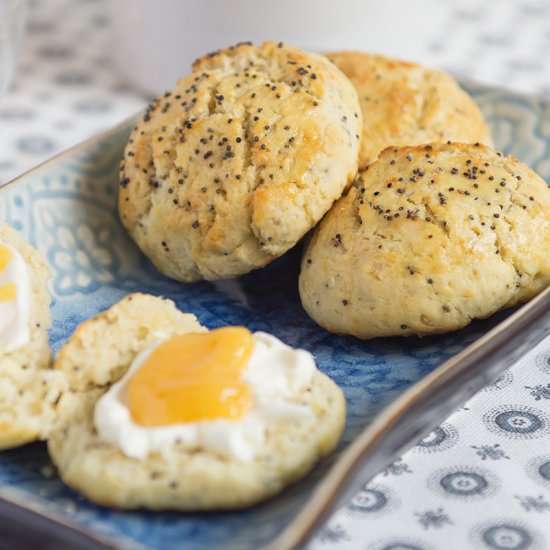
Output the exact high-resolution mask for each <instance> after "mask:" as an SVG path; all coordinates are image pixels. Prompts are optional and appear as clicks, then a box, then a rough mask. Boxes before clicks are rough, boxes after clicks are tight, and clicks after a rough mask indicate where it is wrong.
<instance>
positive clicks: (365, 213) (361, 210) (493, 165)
mask: <svg viewBox="0 0 550 550" xmlns="http://www.w3.org/2000/svg"><path fill="white" fill-rule="evenodd" d="M549 283H550V190H549V188H548V187H547V186H546V184H545V182H544V181H543V180H542V179H541V178H540V177H539V176H538V175H537V174H535V173H534V172H533V171H532V170H530V169H529V168H528V167H527V166H525V165H524V164H522V163H521V162H519V161H517V160H516V159H514V158H512V157H504V156H502V155H501V154H500V153H498V152H496V151H494V150H492V149H489V148H488V147H485V146H483V145H465V144H459V143H450V144H436V143H433V144H431V145H424V146H416V147H401V148H397V147H390V148H388V149H386V150H384V151H383V152H382V153H381V154H380V157H379V159H378V160H377V161H375V162H374V163H373V164H371V165H370V166H369V168H368V170H367V171H364V172H362V173H361V174H360V176H359V177H358V179H357V181H356V182H355V184H354V185H353V186H352V187H351V188H350V190H349V192H348V193H347V194H346V195H345V196H344V197H342V198H341V199H340V200H339V201H338V202H337V203H336V204H335V205H334V207H333V208H332V210H331V211H330V212H329V213H328V214H327V216H326V217H325V218H324V219H323V221H322V222H321V223H320V224H319V226H318V228H317V229H316V230H315V233H314V235H313V237H312V239H311V241H310V243H309V245H308V246H307V248H306V250H305V252H304V256H303V260H302V267H301V273H300V295H301V298H302V304H303V305H304V307H305V309H306V311H307V312H308V313H309V315H310V316H311V317H312V318H313V319H314V320H315V321H316V322H317V323H319V324H320V325H321V326H323V327H325V328H326V329H328V330H330V331H332V332H336V333H341V334H352V335H354V336H357V337H359V338H374V337H377V336H395V335H411V334H432V333H438V332H446V331H451V330H456V329H459V328H461V327H463V326H465V325H467V324H468V323H469V322H470V321H471V320H472V319H476V318H483V317H487V316H489V315H491V314H492V313H494V312H496V311H497V310H499V309H502V308H506V307H509V306H513V305H515V304H517V303H519V302H523V301H526V300H528V299H529V298H531V297H532V296H534V295H535V294H536V293H538V292H539V291H541V290H543V289H544V288H545V287H546V286H547V285H548V284H549Z"/></svg>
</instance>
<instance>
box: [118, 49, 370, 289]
mask: <svg viewBox="0 0 550 550" xmlns="http://www.w3.org/2000/svg"><path fill="white" fill-rule="evenodd" d="M361 126H362V116H361V112H360V107H359V101H358V98H357V93H356V92H355V90H354V88H353V86H352V85H351V83H350V82H349V80H348V79H347V78H346V77H345V75H344V74H343V73H342V72H341V71H340V70H339V69H338V68H337V67H336V66H335V65H334V64H332V63H331V62H330V61H328V60H327V59H326V58H325V57H323V56H320V55H317V54H313V53H307V52H304V51H302V50H299V49H297V48H294V47H292V46H288V45H284V44H281V43H279V44H277V43H274V42H265V43H263V44H261V45H260V46H254V45H252V44H249V43H242V44H238V45H236V46H234V47H231V48H226V49H222V50H219V51H217V52H214V53H212V54H209V55H207V56H205V57H203V58H201V59H199V60H197V61H196V62H195V63H194V65H193V72H192V74H190V75H189V76H186V77H184V78H182V79H181V80H180V81H179V82H178V83H177V86H176V87H175V88H174V89H173V90H172V91H170V92H166V93H165V94H164V95H163V96H160V97H159V98H157V99H156V100H155V101H153V102H152V103H151V105H150V106H149V108H148V109H147V110H146V112H145V114H144V116H143V118H142V120H141V121H140V122H139V123H138V125H137V126H136V128H135V129H134V131H133V132H132V134H131V136H130V139H129V141H128V145H127V147H126V149H125V153H124V159H123V161H122V164H121V168H120V186H119V212H120V219H121V221H122V224H123V225H124V227H125V228H126V229H127V230H128V232H129V234H130V236H131V237H132V238H133V239H134V240H135V242H136V243H137V244H138V246H139V247H140V248H141V250H142V251H143V252H144V253H145V254H146V255H147V256H148V257H149V258H150V259H151V260H152V261H153V263H154V264H155V265H156V267H157V268H158V269H159V270H160V271H161V272H163V273H164V274H166V275H168V276H169V277H172V278H174V279H177V280H180V281H184V282H192V281H197V280H200V279H210V280H212V279H221V278H227V277H235V276H238V275H241V274H244V273H247V272H249V271H251V270H253V269H257V268H260V267H263V266H265V265H266V264H268V263H269V262H271V261H272V260H273V259H275V258H277V257H279V256H280V255H282V254H284V253H285V252H286V251H287V250H289V249H290V248H292V247H293V246H294V245H295V244H296V243H297V242H298V241H299V240H300V239H301V238H302V237H303V235H305V234H306V233H307V232H308V231H309V230H310V229H311V228H312V227H314V226H315V225H316V223H317V222H318V221H319V220H320V219H321V218H322V216H323V215H324V214H325V213H326V211H328V209H329V208H330V207H331V205H332V204H333V202H334V201H335V200H336V199H338V198H339V197H340V196H341V194H342V192H343V191H344V189H345V188H346V187H347V186H349V185H350V184H351V182H352V181H353V179H354V178H355V176H356V174H357V169H358V154H359V140H360V133H361Z"/></svg>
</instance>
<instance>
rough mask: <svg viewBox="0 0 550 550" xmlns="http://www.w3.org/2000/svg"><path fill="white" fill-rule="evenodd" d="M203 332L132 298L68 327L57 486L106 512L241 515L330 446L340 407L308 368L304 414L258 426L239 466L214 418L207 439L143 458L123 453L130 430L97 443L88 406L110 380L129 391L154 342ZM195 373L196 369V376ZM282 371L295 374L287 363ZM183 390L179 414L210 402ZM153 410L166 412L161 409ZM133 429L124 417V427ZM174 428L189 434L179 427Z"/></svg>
mask: <svg viewBox="0 0 550 550" xmlns="http://www.w3.org/2000/svg"><path fill="white" fill-rule="evenodd" d="M241 329H242V327H241ZM242 330H245V329H242ZM190 333H199V334H198V335H195V334H190ZM213 334H214V333H213V332H208V331H206V329H204V328H202V327H201V326H200V325H199V324H198V322H197V321H196V319H195V318H194V316H192V315H189V314H183V313H181V312H179V311H178V310H177V309H176V308H175V307H174V304H173V303H172V302H170V301H168V300H162V299H160V298H155V297H152V296H146V295H136V294H134V295H130V296H129V297H127V298H125V299H124V300H122V301H121V302H119V303H118V304H115V305H114V306H113V307H111V308H110V309H109V310H107V311H106V312H104V313H102V314H100V315H98V316H96V317H95V318H93V319H90V320H89V321H87V322H85V323H83V324H82V325H81V326H80V327H79V328H77V330H76V331H75V333H74V334H73V336H72V337H71V338H70V339H69V341H68V342H67V344H66V345H65V346H64V347H63V349H62V350H61V351H60V352H59V354H58V357H57V359H56V362H55V367H56V369H59V370H60V371H62V372H64V373H66V375H67V377H68V379H69V383H70V384H71V386H72V394H71V396H70V397H68V398H67V400H68V401H70V406H66V407H65V409H64V410H65V411H66V412H65V416H64V417H63V419H62V423H61V426H60V429H59V430H58V431H56V432H54V433H53V434H52V435H51V436H50V438H49V440H48V449H49V452H50V455H51V457H52V460H53V461H54V463H55V464H56V466H57V468H58V470H59V474H60V476H61V478H62V479H63V481H64V482H66V483H67V484H68V485H69V486H71V487H73V488H74V489H76V490H79V491H81V492H82V493H83V494H84V495H86V496H87V497H88V498H89V499H91V500H93V501H95V502H98V503H100V504H103V505H107V506H112V507H115V508H129V509H132V508H148V509H152V510H162V509H172V510H188V511H193V510H210V509H232V508H242V507H245V506H249V505H252V504H255V503H257V502H259V501H261V500H264V499H266V498H268V497H270V496H272V495H274V494H276V493H278V492H280V491H281V490H282V489H283V488H284V487H285V486H287V485H288V484H289V483H291V482H293V481H295V480H296V479H298V478H300V477H301V476H303V475H305V474H306V473H307V472H308V471H309V470H310V469H311V468H312V467H313V466H314V464H315V463H316V462H317V461H318V460H319V459H320V458H321V457H322V456H324V455H326V454H328V453H329V452H330V451H331V450H332V449H333V448H334V446H335V445H336V443H337V441H338V439H339V437H340V434H341V432H342V429H343V423H344V417H345V401H344V397H343V394H342V392H341V390H340V389H339V388H338V387H337V386H336V384H334V383H333V382H332V381H331V380H330V379H329V378H328V377H327V376H325V375H324V374H321V373H320V372H319V371H317V370H316V369H315V372H314V373H313V376H312V379H311V383H310V385H309V388H308V389H307V391H304V392H303V394H302V395H301V396H300V398H299V399H298V401H297V402H296V403H295V404H294V405H293V406H292V407H297V406H298V407H303V406H304V405H307V406H308V407H310V408H311V414H310V415H306V416H304V417H301V418H300V419H299V420H297V419H296V418H295V417H294V416H292V414H291V413H292V407H291V408H290V409H288V410H287V409H285V410H286V411H287V412H286V413H285V414H287V415H288V416H287V417H286V419H285V420H284V421H279V422H272V423H270V424H269V425H268V427H267V430H266V433H265V439H264V440H263V441H258V443H257V447H258V448H257V451H256V452H255V454H254V455H253V456H252V457H248V458H247V459H246V460H245V459H242V458H240V457H234V456H233V455H232V454H231V453H232V450H233V448H238V447H239V445H241V444H242V439H241V437H239V436H237V435H236V434H235V433H233V435H232V436H231V437H229V438H224V437H223V432H222V430H223V429H226V427H227V424H225V425H222V426H221V428H220V427H219V426H220V425H219V424H218V423H217V422H218V420H217V419H216V418H214V420H213V421H210V424H211V425H212V426H213V430H214V432H209V433H210V435H207V434H206V432H201V433H202V436H200V437H199V436H197V437H199V439H198V440H197V441H193V440H189V439H188V437H190V436H189V432H185V434H187V435H185V434H184V435H178V436H177V437H175V438H174V439H173V440H171V441H170V442H169V443H168V444H165V445H164V446H163V447H162V448H158V449H156V450H155V449H154V448H153V449H151V448H149V450H148V451H147V452H145V451H143V449H142V450H141V454H140V455H139V456H138V455H136V454H132V453H130V451H129V450H128V448H129V447H125V446H124V445H126V446H130V447H131V446H132V445H133V446H134V448H135V444H136V441H137V440H138V439H139V438H138V437H137V436H136V435H135V433H136V432H135V430H134V428H132V430H134V431H133V432H131V435H130V436H129V437H128V438H122V443H121V445H122V446H119V444H117V442H114V441H113V440H112V439H109V438H108V437H107V436H105V435H104V434H103V435H102V432H101V429H104V430H105V428H101V427H100V424H98V418H99V416H100V412H99V409H100V405H98V403H100V404H101V400H102V399H103V401H104V399H105V397H106V396H107V395H108V394H109V392H111V391H112V390H114V389H116V386H115V385H114V383H115V382H117V381H120V382H119V386H120V383H125V382H124V381H125V374H126V372H127V371H128V369H132V370H130V371H129V374H130V379H129V380H130V382H128V383H131V381H132V380H134V378H135V377H136V375H139V374H140V373H141V369H144V368H147V364H146V363H145V364H143V363H142V364H141V366H139V369H138V370H133V369H134V368H135V365H136V361H139V360H140V357H143V352H144V351H145V353H146V354H147V353H150V352H149V351H148V350H150V349H151V346H152V345H153V346H154V345H156V342H157V341H158V339H159V337H162V338H163V339H168V341H170V338H171V337H173V336H176V335H184V336H192V337H193V338H197V337H199V338H201V337H204V336H207V337H208V336H212V335H213ZM194 341H195V340H194ZM257 345H258V344H257ZM222 348H223V349H225V347H224V346H222ZM156 349H158V348H156ZM152 353H154V352H152ZM185 356H186V357H187V355H185ZM149 357H151V355H149ZM178 357H181V355H178ZM163 364H165V363H163ZM182 366H183V365H182ZM204 368H206V367H205V366H204V365H202V364H201V370H204ZM286 368H287V369H290V370H293V369H295V368H297V367H296V365H294V364H289V365H287V367H286ZM153 372H156V368H155V369H153ZM178 372H180V374H178V382H177V384H180V383H181V380H184V379H185V377H186V376H187V375H186V374H185V372H186V371H185V370H182V371H178ZM287 372H289V371H287ZM162 374H163V376H162V378H160V380H159V383H160V384H161V385H162V387H164V388H166V390H168V391H170V389H169V388H172V389H173V387H174V382H173V380H172V379H171V378H169V377H168V378H166V376H167V375H166V371H163V373H162ZM224 376H225V375H224ZM126 378H127V377H126ZM277 380H279V379H277ZM279 381H280V380H279ZM195 382H196V384H197V386H192V387H193V388H195V387H200V388H203V389H202V391H205V387H204V385H201V384H203V383H202V382H200V381H195ZM195 382H193V384H195ZM267 382H268V384H269V385H271V386H273V385H274V384H275V385H276V384H277V383H278V382H273V380H271V379H270V378H269V377H268V380H267ZM126 388H128V389H123V390H120V391H121V393H120V394H119V395H120V396H126V397H120V399H123V400H124V399H125V400H126V404H125V405H124V406H125V407H127V409H125V410H128V411H129V410H131V402H130V399H131V397H132V387H128V386H126ZM166 390H163V391H166ZM199 391H200V390H199ZM227 391H228V390H224V394H225V395H229V393H227ZM192 392H193V393H192V394H191V397H189V398H181V399H180V398H178V406H179V407H190V406H192V404H188V403H190V402H193V401H195V402H197V403H199V404H200V405H199V406H200V407H203V405H204V403H210V400H209V398H207V397H204V394H203V393H200V394H197V390H195V389H193V390H192ZM199 395H200V399H199ZM64 399H65V398H64ZM188 399H190V402H189V401H188ZM103 404H105V401H104V403H103ZM268 405H269V406H270V407H271V413H270V414H271V415H275V416H276V415H277V414H278V413H277V410H278V409H277V403H271V404H268ZM139 407H140V410H141V411H142V413H143V414H145V415H148V414H150V413H151V411H153V407H152V406H151V404H150V402H142V401H140V402H139ZM163 410H169V406H168V405H166V408H163ZM283 412H284V411H283ZM104 414H106V413H104ZM128 414H133V413H129V412H128V413H126V418H128ZM107 416H108V419H109V421H110V422H111V424H112V423H113V422H118V419H119V418H121V416H124V415H123V414H121V412H120V410H117V411H113V412H109V413H108V415H107ZM274 418H275V417H274ZM240 421H241V418H236V419H234V420H233V421H231V422H229V424H233V423H236V422H240ZM136 422H137V420H135V417H134V425H135V423H136ZM208 423H209V421H207V420H202V421H200V422H199V423H198V424H191V425H190V426H191V429H192V430H197V432H193V431H192V432H191V435H193V433H195V435H196V433H199V430H200V429H204V425H205V424H208ZM149 425H151V424H149ZM155 426H158V424H156V425H153V427H155ZM178 426H182V425H181V424H179V425H178V424H175V425H174V424H172V425H170V426H168V428H167V429H168V430H172V429H179V428H178ZM183 426H184V429H189V425H188V426H187V427H185V425H183ZM160 427H161V428H166V426H160ZM141 429H142V430H143V429H144V430H145V431H147V429H148V428H143V427H142V428H141ZM109 430H111V431H112V430H113V428H112V427H111V428H109ZM109 430H107V433H110V432H109ZM147 433H148V434H149V435H148V439H147V441H148V442H149V443H150V444H151V445H153V444H156V443H155V442H157V443H158V442H159V441H161V440H162V437H166V436H165V435H164V436H163V435H161V434H160V433H158V432H157V433H155V434H150V433H149V432H147ZM212 433H213V434H214V435H212ZM234 436H235V437H234ZM201 437H202V439H201ZM247 437H249V436H247ZM250 437H252V438H253V439H254V438H257V437H259V436H258V434H253V435H252V436H250ZM119 442H120V441H119ZM208 445H214V447H215V448H216V449H217V448H220V451H219V452H217V450H212V449H211V448H210V447H209V446H208ZM222 451H223V452H222ZM245 458H246V457H245Z"/></svg>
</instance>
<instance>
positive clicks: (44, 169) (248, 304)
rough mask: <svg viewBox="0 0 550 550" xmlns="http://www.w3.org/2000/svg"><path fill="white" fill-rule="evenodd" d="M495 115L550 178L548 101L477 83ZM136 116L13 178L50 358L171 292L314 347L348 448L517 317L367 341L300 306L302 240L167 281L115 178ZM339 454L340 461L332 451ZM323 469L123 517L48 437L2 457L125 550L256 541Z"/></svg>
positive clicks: (498, 128) (211, 314)
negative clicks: (82, 484)
mask: <svg viewBox="0 0 550 550" xmlns="http://www.w3.org/2000/svg"><path fill="white" fill-rule="evenodd" d="M465 87H466V88H467V89H468V91H469V92H470V93H471V94H472V95H473V96H474V98H475V99H476V101H477V102H478V104H479V105H480V107H481V109H482V110H483V112H484V114H485V115H486V117H487V118H488V120H489V122H490V124H491V126H492V128H493V131H494V135H495V140H496V143H497V147H498V148H499V149H501V150H503V151H505V152H506V153H511V154H513V155H515V156H517V157H518V158H519V159H520V160H523V161H524V162H526V163H528V164H529V165H530V166H532V167H533V168H534V169H535V170H536V171H538V172H539V173H540V174H541V175H542V176H543V177H545V178H546V179H547V180H550V103H548V102H545V101H543V100H539V99H536V98H529V97H524V96H520V95H515V94H512V93H509V92H507V91H503V90H498V89H492V88H485V87H481V86H478V85H473V84H467V85H465ZM131 127H132V122H131V121H130V122H127V123H124V124H122V125H121V126H119V127H117V128H115V129H113V130H111V131H110V132H107V133H105V134H103V135H100V136H98V137H97V138H93V139H92V140H89V141H87V142H85V143H83V144H81V145H80V146H77V147H75V148H73V149H71V150H69V151H67V152H65V153H63V154H62V155H60V156H58V157H56V158H54V159H52V160H51V161H48V162H47V163H45V164H44V165H42V166H39V167H38V168H36V169H34V170H32V171H31V172H29V173H27V174H25V175H23V176H21V177H20V178H18V179H17V180H14V181H13V182H11V183H10V184H7V185H6V186H5V187H4V188H2V189H1V190H0V219H1V220H3V221H6V222H7V223H10V224H11V225H13V227H15V229H17V230H18V231H19V232H20V233H21V234H22V235H23V237H25V238H26V239H27V240H28V241H29V242H30V243H32V244H33V245H34V246H36V247H37V248H38V249H39V250H40V251H41V252H42V253H43V254H44V255H45V257H46V259H47V261H48V263H49V265H50V267H51V270H52V278H51V281H50V290H51V292H52V295H53V306H52V316H53V327H52V330H51V332H50V342H51V346H52V349H53V351H54V353H55V352H56V351H57V350H58V349H59V348H60V346H61V345H62V344H63V343H64V342H65V341H66V339H67V338H68V337H69V336H70V334H71V333H72V331H73V330H74V328H75V327H76V325H77V324H78V323H80V322H82V321H83V320H85V319H87V318H88V317H90V316H92V315H94V314H96V313H97V312H99V311H101V310H103V309H105V308H107V307H108V306H110V305H111V304H113V303H114V302H116V301H117V300H119V299H120V298H121V297H123V296H124V295H126V294H128V293H130V292H134V291H141V292H149V293H153V294H157V295H162V296H165V297H169V298H171V299H174V300H175V301H176V302H177V304H178V306H179V307H180V308H181V309H182V310H184V311H191V312H193V313H195V314H196V315H197V317H198V318H199V320H200V322H201V323H203V324H204V325H206V326H208V327H209V328H215V327H218V326H222V325H226V324H242V325H246V326H247V327H248V328H250V329H251V330H264V331H267V332H271V333H273V334H275V335H276V336H278V337H279V338H281V339H282V340H283V341H285V342H287V343H289V344H291V345H293V346H297V347H302V348H306V349H308V350H310V351H311V352H312V353H313V354H314V355H315V357H316V360H317V362H318V365H319V367H320V368H321V370H323V371H324V372H326V373H327V374H329V375H330V376H331V377H332V378H333V379H334V380H335V381H336V382H337V383H338V384H339V385H340V386H341V387H342V389H343V390H344V392H345V395H346V399H347V405H348V415H347V423H346V430H345V434H344V437H343V440H342V443H341V444H340V449H343V448H345V447H346V445H347V444H349V442H350V441H351V440H353V438H354V437H355V436H356V435H357V434H358V433H359V431H360V430H361V429H362V428H363V427H364V426H365V425H367V424H368V423H369V422H370V420H371V419H372V418H373V416H374V415H376V414H377V413H378V412H379V411H380V410H381V409H382V408H383V407H384V406H385V405H387V404H388V403H389V402H391V400H392V399H393V398H395V397H396V396H397V395H399V394H400V393H401V392H403V391H404V390H405V389H407V388H409V387H410V386H411V385H412V384H414V383H415V382H416V381H418V380H420V379H421V378H422V377H423V376H424V375H426V374H427V373H429V372H431V371H432V370H433V369H435V368H436V367H437V366H438V365H440V364H441V363H443V362H444V361H445V360H446V359H448V358H449V357H450V356H452V355H454V354H456V353H457V352H458V351H460V350H461V349H463V348H464V347H465V346H466V345H468V344H469V343H471V342H472V341H474V340H475V339H476V338H478V337H479V336H480V335H482V334H484V333H485V332H486V331H487V330H488V329H489V328H491V327H492V326H494V325H495V324H496V322H498V321H499V320H502V319H503V318H504V317H505V316H506V315H507V313H506V312H504V313H501V314H498V315H496V316H493V317H492V318H491V319H489V320H485V321H479V322H475V323H473V324H472V325H470V326H469V327H467V328H466V329H463V330H461V331H459V332H456V333H453V334H449V335H445V336H438V337H428V338H422V339H419V338H408V339H383V340H382V339H379V340H374V341H367V342H363V341H359V340H356V339H353V338H347V337H339V336H335V335H332V334H330V333H328V332H326V331H324V330H323V329H321V328H319V327H318V326H316V325H315V323H313V322H312V321H311V320H310V319H309V318H308V317H307V315H306V314H305V312H304V311H303V309H302V307H301V305H300V300H299V296H298V291H297V275H298V270H299V256H300V250H299V246H298V247H297V248H296V249H294V250H293V251H291V252H289V253H288V254H287V255H286V256H285V257H283V258H281V259H279V260H278V261H276V262H274V263H273V264H271V265H270V266H268V267H267V268H264V269H262V270H259V271H256V272H253V273H251V274H248V275H245V276H243V277H240V278H238V279H233V280H226V281H219V282H213V283H210V282H201V283H195V284H192V285H183V284H179V283H176V282H174V281H171V280H169V279H167V278H165V277H163V276H161V275H160V274H159V273H158V272H157V271H156V270H155V268H154V267H153V266H152V265H151V264H150V262H149V261H148V260H147V259H146V258H144V256H143V255H142V254H141V253H140V252H139V250H138V249H137V248H136V247H135V245H134V244H133V243H132V241H131V240H130V239H129V238H128V237H127V236H126V234H125V232H124V230H123V228H122V227H121V225H120V224H119V222H118V218H117V214H116V194H117V172H118V164H119V160H120V158H121V156H122V149H123V147H124V144H125V142H126V139H127V137H128V134H129V132H130V130H131ZM333 458H334V457H333ZM330 462H331V459H328V460H326V461H325V462H323V463H322V464H320V465H319V466H318V467H317V468H316V469H315V470H314V471H313V472H312V474H311V475H309V476H308V477H307V478H306V479H305V480H303V481H302V482H300V483H297V484H296V485H294V486H293V487H291V488H289V489H288V490H287V491H285V492H284V493H283V494H282V495H280V496H279V497H277V498H275V499H273V500H272V501H270V502H268V503H265V504H263V505H260V506H257V507H254V508H252V509H249V510H245V511H239V512H234V513H210V514H177V513H149V512H140V511H138V512H120V511H114V510H109V509H107V508H103V507H99V506H95V505H93V504H91V503H89V502H88V501H86V500H85V499H83V498H82V497H80V496H79V495H78V494H76V493H75V492H73V491H72V490H70V489H68V488H67V487H65V486H64V485H63V484H62V483H61V481H60V480H59V478H58V477H57V475H56V474H55V471H54V469H53V467H52V466H51V462H50V461H49V459H48V456H47V453H46V450H45V445H44V444H33V445H30V446H26V447H24V448H22V449H17V450H13V451H8V452H4V453H2V454H1V455H0V497H3V498H5V499H8V500H12V501H14V502H17V503H18V504H20V505H22V506H25V507H28V508H31V509H33V510H35V511H37V512H39V513H44V514H47V515H50V516H54V517H57V518H60V519H61V520H63V521H64V522H69V523H71V524H73V525H75V526H76V527H77V528H79V529H82V530H84V531H86V532H89V533H93V534H94V535H95V536H98V537H101V538H102V539H104V540H106V541H107V542H108V543H109V544H110V545H112V546H114V547H118V548H162V549H170V548H178V549H202V548H208V549H215V548H224V549H230V548H235V549H236V548H239V549H248V548H250V549H255V548H259V547H261V546H263V545H265V544H267V543H268V542H270V541H271V540H273V538H274V537H275V536H276V535H277V534H278V533H280V531H281V530H282V528H283V527H284V526H285V525H286V524H287V523H288V522H289V521H290V520H291V519H292V518H293V517H294V516H295V514H296V512H297V510H298V509H299V508H300V507H301V506H303V504H304V502H305V500H306V499H307V497H309V496H310V494H311V491H312V490H313V489H314V487H315V483H316V481H317V480H319V478H320V477H321V476H322V475H323V473H324V472H326V470H327V468H328V467H329V466H330Z"/></svg>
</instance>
